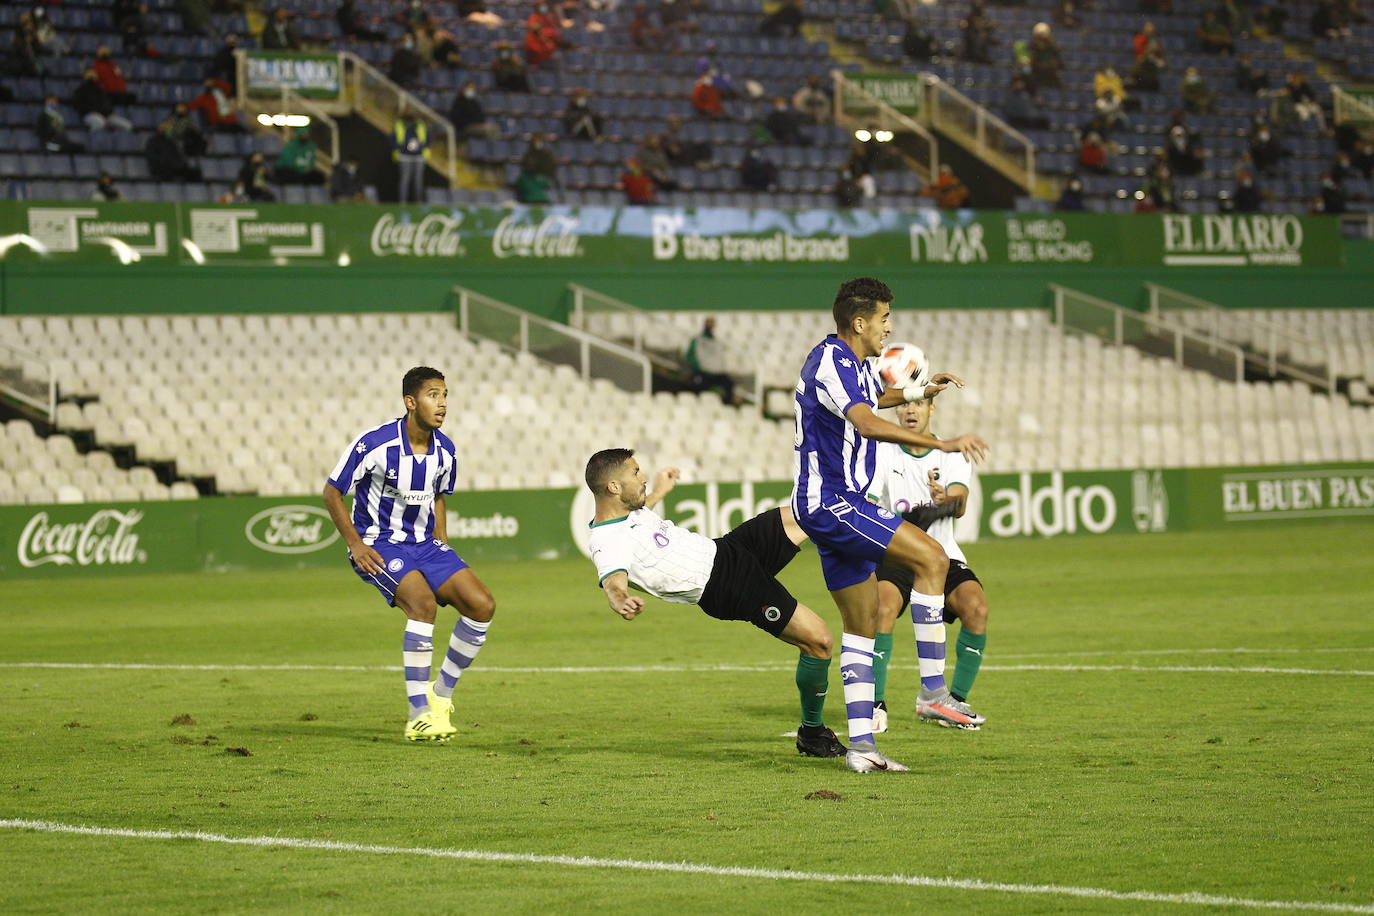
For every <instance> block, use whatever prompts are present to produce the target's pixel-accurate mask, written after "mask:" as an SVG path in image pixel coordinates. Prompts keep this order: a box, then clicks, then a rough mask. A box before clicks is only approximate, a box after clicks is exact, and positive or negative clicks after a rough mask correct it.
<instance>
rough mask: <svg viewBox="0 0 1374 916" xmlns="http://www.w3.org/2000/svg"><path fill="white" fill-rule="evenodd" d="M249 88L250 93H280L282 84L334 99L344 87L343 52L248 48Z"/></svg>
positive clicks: (246, 72) (246, 75) (245, 65)
mask: <svg viewBox="0 0 1374 916" xmlns="http://www.w3.org/2000/svg"><path fill="white" fill-rule="evenodd" d="M243 72H244V81H245V88H246V89H247V92H248V94H249V95H250V96H253V97H254V98H264V97H270V96H273V95H278V94H280V92H281V90H282V87H283V86H284V87H286V88H287V89H290V90H291V91H292V92H294V93H296V94H297V95H300V96H305V97H306V98H311V99H325V100H333V99H337V98H338V97H339V94H340V93H341V92H342V88H343V62H342V58H341V57H340V55H339V54H337V53H334V54H315V53H307V52H304V51H245V52H244V58H243Z"/></svg>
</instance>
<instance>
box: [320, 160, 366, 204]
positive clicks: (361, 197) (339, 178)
mask: <svg viewBox="0 0 1374 916" xmlns="http://www.w3.org/2000/svg"><path fill="white" fill-rule="evenodd" d="M329 198H330V200H332V201H334V203H336V204H342V203H362V202H364V201H366V200H367V186H366V184H365V183H364V182H363V176H362V173H361V172H360V171H359V170H358V157H357V156H345V157H344V161H343V162H342V163H341V164H339V165H336V166H335V167H334V174H332V175H330V176H329Z"/></svg>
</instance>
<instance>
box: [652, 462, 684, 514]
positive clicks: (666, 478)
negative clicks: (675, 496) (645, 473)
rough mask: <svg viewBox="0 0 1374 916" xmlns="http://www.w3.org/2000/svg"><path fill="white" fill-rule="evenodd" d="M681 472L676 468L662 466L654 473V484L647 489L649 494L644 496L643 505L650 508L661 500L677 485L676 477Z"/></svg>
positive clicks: (680, 474) (679, 475)
mask: <svg viewBox="0 0 1374 916" xmlns="http://www.w3.org/2000/svg"><path fill="white" fill-rule="evenodd" d="M681 476H682V472H681V471H680V470H678V469H677V468H664V469H663V470H661V471H659V472H658V473H657V474H655V475H654V485H653V486H652V487H650V489H649V495H648V496H645V497H644V506H645V508H647V509H652V508H653V507H654V506H657V505H658V504H659V503H661V502H662V501H663V497H665V496H667V495H668V494H669V493H671V492H672V491H673V487H675V486H677V481H678V478H679V477H681Z"/></svg>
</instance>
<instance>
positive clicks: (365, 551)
mask: <svg viewBox="0 0 1374 916" xmlns="http://www.w3.org/2000/svg"><path fill="white" fill-rule="evenodd" d="M323 499H324V507H325V509H327V510H328V511H329V519H330V521H332V522H333V523H334V527H335V528H337V529H339V536H340V537H342V538H343V540H344V543H345V544H347V545H348V555H349V556H350V557H352V558H353V562H354V563H357V564H358V568H359V569H361V570H362V571H363V572H365V573H367V574H368V575H372V576H375V575H376V574H377V573H379V572H381V571H382V555H381V554H379V553H378V552H377V551H375V550H373V549H372V548H371V547H369V546H368V545H366V544H364V543H363V538H362V535H360V534H358V529H356V528H354V527H353V521H352V519H350V518H349V517H348V507H347V506H345V505H344V498H343V493H341V492H339V489H338V487H336V486H334V484H332V483H325V485H324V493H323Z"/></svg>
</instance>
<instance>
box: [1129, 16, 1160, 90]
mask: <svg viewBox="0 0 1374 916" xmlns="http://www.w3.org/2000/svg"><path fill="white" fill-rule="evenodd" d="M1132 47H1133V49H1134V51H1135V64H1134V65H1132V67H1131V72H1130V74H1129V79H1130V83H1131V86H1132V87H1133V88H1135V89H1138V90H1142V91H1144V92H1158V91H1159V77H1160V74H1162V73H1163V72H1164V46H1163V45H1162V44H1161V43H1160V41H1159V35H1158V34H1157V33H1156V31H1155V24H1154V23H1153V22H1147V23H1145V24H1144V25H1143V26H1141V28H1140V31H1139V32H1137V33H1136V36H1135V39H1134V41H1133V42H1132Z"/></svg>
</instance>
